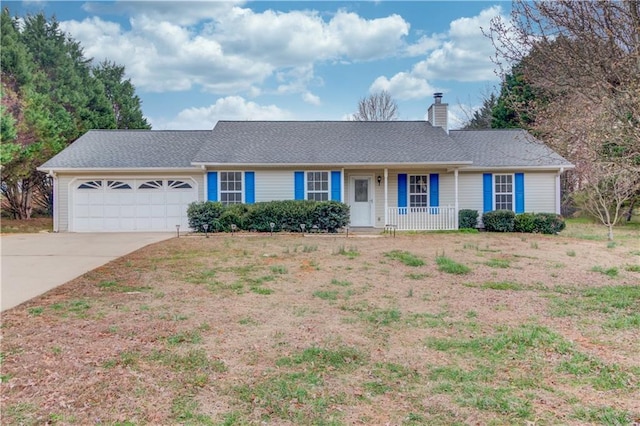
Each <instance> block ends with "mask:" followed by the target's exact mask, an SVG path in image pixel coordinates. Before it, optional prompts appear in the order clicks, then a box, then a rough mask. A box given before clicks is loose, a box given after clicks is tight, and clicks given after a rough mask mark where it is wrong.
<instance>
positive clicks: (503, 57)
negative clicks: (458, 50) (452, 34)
mask: <svg viewBox="0 0 640 426" xmlns="http://www.w3.org/2000/svg"><path fill="white" fill-rule="evenodd" d="M639 11H640V2H639V1H637V0H626V1H571V0H558V1H553V2H549V1H526V0H516V1H515V2H514V3H513V9H512V16H511V20H510V21H509V22H505V21H502V20H500V19H495V20H494V21H492V24H491V28H490V31H489V32H488V34H487V35H488V36H489V37H490V38H491V39H492V41H493V44H494V46H495V48H496V52H497V53H496V58H495V62H496V64H498V66H499V68H500V70H501V72H502V74H503V75H507V74H508V73H509V72H510V71H511V70H512V67H513V66H515V65H517V66H518V69H519V70H520V71H521V72H522V74H523V78H524V79H525V80H526V83H527V84H529V85H531V87H532V88H533V89H535V91H536V93H537V94H538V95H537V96H536V99H535V100H534V101H533V102H528V103H527V105H526V107H527V108H528V109H529V111H528V112H531V111H533V112H534V114H533V116H534V117H535V120H534V122H533V123H530V127H531V130H532V131H533V132H534V133H535V134H536V136H537V137H539V138H540V139H542V140H543V141H544V142H546V143H547V144H549V145H550V146H552V147H553V148H554V149H556V150H557V151H559V152H560V153H561V154H562V155H564V156H565V157H566V158H568V159H569V160H570V161H572V162H573V163H574V164H576V170H575V173H574V174H573V177H572V186H573V190H575V191H576V192H579V193H581V194H582V195H581V196H578V197H576V198H575V199H576V200H581V201H582V202H581V204H582V205H581V207H583V208H584V209H585V210H586V211H589V212H591V213H592V214H594V215H595V216H596V217H598V218H599V219H600V220H601V221H602V222H603V223H604V224H605V225H607V226H608V225H609V224H610V223H611V220H610V219H606V218H605V219H604V220H603V216H602V215H599V214H595V213H594V211H596V210H597V208H595V207H597V206H596V205H594V203H595V204H598V203H600V204H602V203H603V202H608V203H610V207H611V208H613V209H614V210H616V208H615V206H616V205H617V203H618V201H619V200H620V196H619V193H618V191H617V190H614V189H615V188H617V187H618V186H617V185H610V184H609V183H610V182H611V176H612V175H616V174H618V175H620V176H627V175H628V174H629V173H631V175H630V176H634V175H638V174H640V17H639ZM511 107H512V108H513V109H514V110H518V108H522V107H521V106H520V105H517V104H514V105H512V106H511ZM603 182H604V183H607V184H604V185H603ZM631 182H632V188H630V191H631V192H630V193H631V195H629V198H627V199H626V201H624V202H631V203H632V200H633V198H634V197H637V196H638V195H639V194H640V182H638V180H637V179H631ZM633 185H635V186H633ZM583 190H584V191H587V190H589V191H595V193H594V194H592V195H593V196H588V197H587V196H584V191H583ZM607 190H609V192H608V193H607ZM625 193H626V191H625ZM596 200H599V201H597V202H596ZM603 200H604V201H603ZM614 219H615V218H614ZM615 221H617V219H615V220H614V222H615Z"/></svg>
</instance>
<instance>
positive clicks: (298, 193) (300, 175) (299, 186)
mask: <svg viewBox="0 0 640 426" xmlns="http://www.w3.org/2000/svg"><path fill="white" fill-rule="evenodd" d="M293 184H294V189H293V195H294V200H304V172H293Z"/></svg>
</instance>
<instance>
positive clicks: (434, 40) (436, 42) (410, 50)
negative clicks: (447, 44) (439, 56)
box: [406, 34, 442, 56]
mask: <svg viewBox="0 0 640 426" xmlns="http://www.w3.org/2000/svg"><path fill="white" fill-rule="evenodd" d="M441 43H442V36H439V35H437V34H436V35H434V36H431V37H427V36H422V37H420V39H419V40H418V41H417V42H416V43H413V44H411V45H409V46H407V48H406V54H407V55H408V56H420V55H424V54H426V53H427V52H429V51H431V50H434V49H436V48H437V47H439V46H440V44H441Z"/></svg>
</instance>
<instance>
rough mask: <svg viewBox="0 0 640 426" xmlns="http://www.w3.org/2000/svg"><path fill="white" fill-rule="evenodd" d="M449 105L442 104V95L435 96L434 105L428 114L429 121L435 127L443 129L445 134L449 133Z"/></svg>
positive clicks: (436, 94) (435, 94)
mask: <svg viewBox="0 0 640 426" xmlns="http://www.w3.org/2000/svg"><path fill="white" fill-rule="evenodd" d="M448 107H449V104H443V103H442V93H440V92H438V93H434V94H433V104H432V105H431V106H430V107H429V110H428V112H427V121H428V122H429V123H431V125H432V126H434V127H442V128H443V129H444V131H445V132H447V133H449V123H448V115H449V113H448V111H447V109H448Z"/></svg>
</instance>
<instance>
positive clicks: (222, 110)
mask: <svg viewBox="0 0 640 426" xmlns="http://www.w3.org/2000/svg"><path fill="white" fill-rule="evenodd" d="M3 7H9V10H10V11H11V13H12V14H13V15H19V16H24V15H25V14H26V13H32V14H33V13H38V12H40V11H42V12H44V13H45V14H46V15H47V16H52V15H55V16H56V18H57V20H58V21H59V22H60V24H61V28H62V29H63V30H64V31H65V32H67V33H69V34H70V35H71V36H72V37H73V38H74V39H76V40H78V41H80V43H81V44H82V46H83V47H84V51H85V54H86V56H87V57H90V58H93V59H94V60H95V61H102V60H104V59H109V60H111V61H114V62H116V63H119V64H122V65H124V66H125V67H126V71H127V75H128V77H129V78H131V81H132V82H133V84H134V85H135V86H136V90H137V94H138V95H139V96H140V98H141V99H142V102H143V104H142V109H143V112H144V114H145V116H146V117H147V118H148V119H149V121H150V122H151V123H152V125H153V128H154V129H209V128H212V127H213V126H214V124H215V122H216V121H217V120H343V119H347V118H348V117H349V116H350V114H352V113H353V112H355V110H356V106H357V103H358V100H359V99H360V98H363V97H366V96H367V95H368V94H370V93H372V92H376V91H379V90H387V91H389V92H390V93H391V95H392V96H393V97H394V99H396V100H397V102H398V106H399V112H400V119H402V120H422V119H424V117H425V114H426V111H427V108H428V106H429V105H430V104H431V102H432V99H433V93H434V92H443V93H444V98H443V102H447V103H448V104H449V105H450V111H451V114H452V117H451V121H452V127H456V122H457V121H460V120H464V119H465V114H464V111H469V110H470V108H473V107H477V106H478V105H480V104H481V102H482V99H483V98H484V97H486V96H487V95H488V94H489V93H490V92H491V91H492V90H494V91H495V90H496V87H497V85H498V84H499V79H498V77H497V75H496V73H495V72H494V70H495V65H494V64H493V63H492V62H491V56H492V55H493V54H494V48H493V47H492V45H491V41H490V40H489V39H488V38H486V37H485V36H483V34H482V29H481V28H483V29H485V30H486V29H487V28H488V27H489V23H490V20H491V19H492V18H494V17H496V16H502V17H506V16H508V13H509V8H510V3H508V2H500V1H496V2H485V1H446V2H442V1H408V2H403V1H388V2H385V1H376V2H373V1H368V2H346V1H343V2H332V1H302V2H293V1H280V2H278V1H253V2H247V1H228V2H220V1H216V2H204V1H203V2H186V1H183V2H179V1H172V2H169V1H160V2H158V1H136V2H132V1H116V2H111V1H97V2H96V1H94V2H81V1H67V2H62V1H25V2H7V1H5V2H3Z"/></svg>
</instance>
